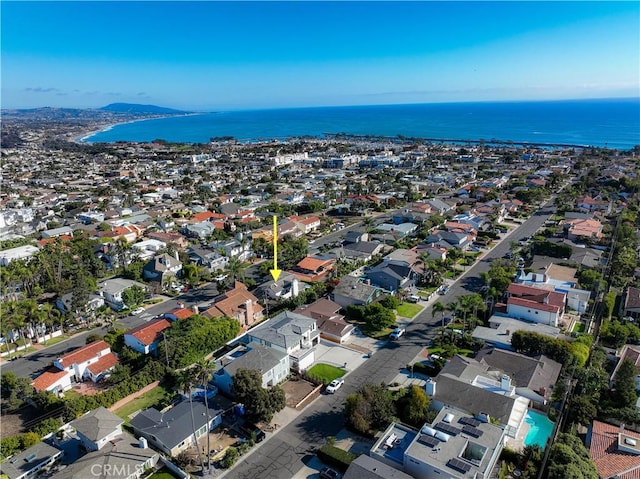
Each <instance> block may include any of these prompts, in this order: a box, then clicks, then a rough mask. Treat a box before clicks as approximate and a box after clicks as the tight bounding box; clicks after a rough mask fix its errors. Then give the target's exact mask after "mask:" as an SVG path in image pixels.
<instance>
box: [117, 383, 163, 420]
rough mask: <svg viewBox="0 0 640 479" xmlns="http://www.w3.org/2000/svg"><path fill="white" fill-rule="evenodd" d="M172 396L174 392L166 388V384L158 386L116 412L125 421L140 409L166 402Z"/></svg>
mask: <svg viewBox="0 0 640 479" xmlns="http://www.w3.org/2000/svg"><path fill="white" fill-rule="evenodd" d="M171 397H173V392H172V391H169V390H168V389H165V387H164V386H162V385H160V386H156V387H155V388H153V389H152V390H151V391H147V392H146V393H145V394H143V395H142V396H140V397H139V398H137V399H134V400H133V401H131V402H129V403H127V404H125V405H124V406H122V407H121V408H119V409H116V411H115V413H116V414H117V415H118V416H120V417H121V418H122V419H124V420H125V421H127V422H128V421H129V416H130V415H131V414H133V413H134V412H136V411H138V410H140V409H147V408H150V407H153V406H156V405H157V404H158V403H166V402H168V401H169V400H170V399H171ZM163 407H164V404H163Z"/></svg>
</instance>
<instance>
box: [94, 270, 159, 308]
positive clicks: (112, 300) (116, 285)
mask: <svg viewBox="0 0 640 479" xmlns="http://www.w3.org/2000/svg"><path fill="white" fill-rule="evenodd" d="M98 286H99V288H100V289H99V293H98V294H100V296H102V297H103V298H104V300H105V302H106V303H107V305H109V307H110V308H111V309H113V310H115V311H122V310H123V309H125V308H126V305H125V304H124V301H123V299H122V293H124V291H125V290H127V289H129V288H131V287H133V286H139V287H141V288H143V289H144V290H146V289H147V287H146V285H144V284H142V283H138V282H136V281H132V280H130V279H123V278H112V279H107V280H105V281H103V282H102V283H100V284H99V285H98Z"/></svg>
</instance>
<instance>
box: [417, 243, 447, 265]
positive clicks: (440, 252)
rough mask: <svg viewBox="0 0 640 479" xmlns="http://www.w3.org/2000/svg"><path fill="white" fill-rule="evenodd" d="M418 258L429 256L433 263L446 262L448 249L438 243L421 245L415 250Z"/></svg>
mask: <svg viewBox="0 0 640 479" xmlns="http://www.w3.org/2000/svg"><path fill="white" fill-rule="evenodd" d="M415 252H416V253H417V254H418V256H421V255H423V254H425V255H427V256H428V258H429V259H430V260H433V261H445V260H446V259H447V248H444V247H442V246H438V245H437V244H436V243H428V244H424V243H423V244H419V245H418V246H416V248H415Z"/></svg>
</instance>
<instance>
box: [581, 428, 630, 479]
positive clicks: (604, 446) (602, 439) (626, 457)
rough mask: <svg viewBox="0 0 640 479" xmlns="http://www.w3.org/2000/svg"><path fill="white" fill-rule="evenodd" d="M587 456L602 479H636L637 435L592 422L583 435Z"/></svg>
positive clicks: (624, 429)
mask: <svg viewBox="0 0 640 479" xmlns="http://www.w3.org/2000/svg"><path fill="white" fill-rule="evenodd" d="M586 444H587V448H589V457H590V458H591V460H592V461H593V463H594V464H595V466H596V469H597V470H598V476H600V477H602V478H607V479H609V478H616V479H637V478H638V477H640V434H639V433H637V432H634V431H631V430H628V429H626V428H625V427H624V425H621V426H614V425H612V424H607V423H605V422H601V421H597V420H595V419H594V421H593V424H592V425H591V427H590V428H589V431H588V432H587V439H586Z"/></svg>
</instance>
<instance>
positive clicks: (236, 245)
mask: <svg viewBox="0 0 640 479" xmlns="http://www.w3.org/2000/svg"><path fill="white" fill-rule="evenodd" d="M209 247H210V248H211V249H214V250H219V251H221V252H224V255H225V256H227V257H228V258H238V259H239V260H240V261H247V260H248V259H249V258H250V257H251V254H252V251H251V243H250V242H246V243H242V242H240V241H238V240H236V239H232V240H229V241H219V242H214V243H211V244H209Z"/></svg>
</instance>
